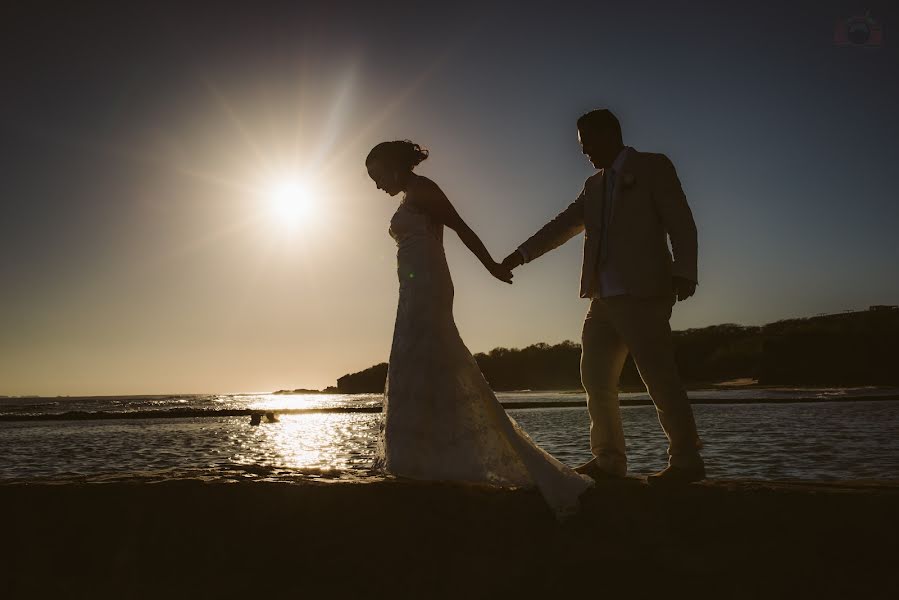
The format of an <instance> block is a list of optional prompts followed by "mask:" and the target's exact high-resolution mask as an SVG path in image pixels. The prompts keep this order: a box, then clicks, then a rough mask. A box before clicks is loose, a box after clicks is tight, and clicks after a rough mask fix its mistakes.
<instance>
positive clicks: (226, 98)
mask: <svg viewBox="0 0 899 600" xmlns="http://www.w3.org/2000/svg"><path fill="white" fill-rule="evenodd" d="M30 4H35V3H30ZM124 4H125V3H116V4H114V5H110V8H107V9H104V10H99V9H98V10H94V11H89V10H86V9H83V8H80V7H79V8H68V9H57V8H52V9H51V8H45V9H39V8H34V7H30V6H29V8H8V7H5V8H3V9H0V10H2V14H0V22H2V25H0V27H2V31H0V33H2V35H0V48H2V59H0V66H2V73H3V85H2V92H0V159H2V162H0V164H2V165H3V166H2V169H3V170H2V178H0V207H2V219H0V394H7V395H19V394H42V395H56V394H64V395H78V394H136V393H188V392H198V393H202V392H236V391H262V390H272V389H279V388H295V387H322V386H325V385H330V384H333V383H334V381H335V379H336V378H337V377H338V376H340V375H342V374H344V373H347V372H350V371H356V370H360V369H363V368H366V367H368V366H370V365H371V364H374V363H376V362H382V361H386V360H387V357H388V353H389V348H390V338H391V334H392V329H393V321H394V317H395V310H396V299H397V281H396V272H395V267H396V265H395V246H394V242H393V240H392V239H391V238H390V237H389V236H388V234H387V227H388V221H389V218H390V216H391V214H392V213H393V211H394V210H395V206H396V202H397V199H395V198H390V197H388V196H387V195H385V194H383V193H382V192H379V191H378V190H376V189H375V186H374V184H373V183H372V182H371V181H370V180H369V179H368V177H367V175H366V171H365V168H364V165H363V161H364V158H365V155H366V154H367V152H368V150H369V149H370V148H371V146H373V145H374V144H375V143H377V142H379V141H382V140H386V139H397V138H410V139H412V140H415V141H417V142H419V143H421V144H422V145H423V146H425V147H428V148H429V149H430V151H431V157H430V158H429V159H428V160H427V161H426V162H424V163H423V164H422V165H421V167H420V168H419V171H420V172H421V173H422V174H424V175H427V176H428V177H431V178H432V179H434V180H435V181H436V182H437V183H438V184H439V185H440V186H441V187H442V188H443V190H444V191H445V192H446V193H447V195H448V196H449V198H450V199H451V200H452V201H453V203H454V204H455V205H456V208H457V210H458V211H459V212H460V214H461V215H462V217H463V218H464V219H465V220H466V221H467V222H468V223H469V224H470V225H471V226H472V228H473V229H474V230H475V231H476V232H477V233H479V234H480V236H481V237H482V238H483V240H484V241H485V244H486V245H487V247H488V249H489V250H490V251H491V252H492V253H493V254H494V257H495V258H496V259H497V260H501V259H502V257H503V256H505V254H506V253H508V252H509V251H510V250H512V249H513V248H514V247H515V246H517V244H519V243H520V242H522V241H523V240H524V239H526V238H527V237H528V236H529V235H531V234H532V233H533V232H534V231H535V230H536V229H537V228H539V227H540V226H541V225H542V224H543V223H544V222H546V221H547V220H548V219H550V218H551V217H552V216H554V215H555V214H556V213H557V212H559V211H560V210H561V209H562V208H564V207H565V206H566V205H567V204H568V203H569V202H570V201H571V200H572V199H574V197H575V196H576V195H577V193H578V191H579V190H580V188H581V186H582V184H583V180H584V179H585V177H587V176H588V175H590V174H591V173H592V172H593V171H592V169H591V168H590V166H589V165H588V163H587V162H586V160H585V159H584V157H583V156H582V155H581V154H580V148H579V147H578V144H577V139H576V131H575V120H576V119H577V117H578V116H579V115H580V114H581V113H583V112H585V111H587V110H589V109H592V108H596V107H607V108H609V109H611V110H612V111H613V112H615V113H616V115H617V116H618V118H619V120H620V121H621V124H622V130H623V134H624V140H625V143H626V144H628V145H631V146H634V147H635V148H637V149H638V150H644V151H651V152H664V153H666V154H667V155H668V156H669V157H670V158H671V160H672V161H673V162H674V164H675V166H676V167H677V170H678V174H679V176H680V179H681V182H682V184H683V187H684V190H685V192H686V194H687V198H688V200H689V202H690V204H691V207H692V209H693V212H694V216H695V219H696V222H697V225H698V228H699V279H700V285H699V288H698V291H697V294H696V296H695V297H694V298H692V299H690V300H689V301H687V302H686V303H683V304H678V305H677V306H676V308H675V312H674V316H673V318H672V325H673V326H674V327H675V328H677V329H684V328H689V327H701V326H705V325H712V324H718V323H725V322H733V323H742V324H763V323H766V322H771V321H775V320H778V319H782V318H789V317H796V316H808V315H814V314H817V313H821V312H837V311H841V310H846V309H863V308H867V307H868V306H869V305H871V304H899V241H897V240H899V238H897V226H899V206H897V193H896V189H897V188H896V183H895V177H896V176H897V173H899V152H897V149H896V140H897V139H899V119H897V118H896V114H895V113H896V107H897V106H899V77H897V74H899V44H897V43H894V42H893V39H894V37H893V36H894V35H897V34H894V31H899V10H897V8H896V4H895V3H887V2H879V3H869V4H867V5H860V4H856V3H851V2H820V1H819V2H801V3H786V4H784V3H770V6H769V7H765V6H761V5H760V3H757V2H752V3H743V5H742V6H739V3H708V6H705V7H703V6H701V5H700V4H697V3H691V4H690V5H689V6H674V4H675V3H671V2H629V3H626V4H625V3H618V2H616V3H611V2H598V1H593V2H583V3H567V2H561V3H548V2H547V3H534V6H533V7H531V6H530V5H527V3H520V2H519V3H507V4H490V5H489V7H487V8H485V7H483V6H479V5H478V4H480V3H477V4H471V5H464V4H462V3H444V4H441V5H432V4H429V3H422V2H410V3H386V4H385V5H378V4H377V3H370V2H365V3H358V5H355V4H353V3H329V4H330V5H329V6H325V3H320V4H316V3H287V2H281V3H272V4H270V5H268V7H265V4H266V3H262V2H254V3H241V4H243V5H244V6H243V7H235V8H228V7H226V6H225V5H224V4H223V3H214V4H213V3H210V5H209V6H210V8H208V9H201V8H197V7H196V6H194V7H193V8H190V9H188V8H184V7H179V6H178V4H176V3H172V4H171V5H170V6H169V7H165V5H163V4H160V3H146V4H147V5H146V6H143V7H141V6H139V5H135V6H131V7H126V6H124ZM526 5H527V6H526ZM23 6H24V4H23ZM866 8H867V9H869V10H870V11H871V15H872V16H873V17H874V18H875V19H877V20H878V21H880V23H881V24H882V25H883V30H884V43H883V45H882V46H881V47H876V48H865V47H838V46H836V45H834V43H833V29H834V22H835V20H837V19H839V18H845V17H848V16H851V15H853V14H860V13H862V14H863V12H864V10H865V9H866ZM291 173H295V174H297V175H302V176H304V177H306V178H307V179H308V180H309V181H310V182H312V183H314V187H315V189H316V190H317V193H316V195H315V198H314V200H315V205H316V210H315V214H314V215H313V216H312V217H310V218H309V219H308V221H306V222H304V223H303V224H301V225H300V226H299V227H298V228H296V229H293V230H290V229H287V228H285V227H283V226H282V224H280V223H278V222H276V221H275V220H273V219H271V218H270V216H269V214H268V213H267V211H266V204H265V201H264V194H262V190H265V189H266V187H267V185H268V182H270V181H271V180H272V179H273V178H275V177H278V176H281V175H282V174H291ZM446 246H447V254H448V258H449V262H450V267H451V269H452V272H453V278H454V282H455V286H456V303H455V315H456V321H457V324H458V326H459V329H460V332H461V334H462V336H463V338H464V339H465V341H466V343H467V345H468V347H469V348H470V349H471V350H472V351H473V352H480V351H486V350H489V349H491V348H493V347H495V346H507V347H521V346H524V345H527V344H531V343H535V342H539V341H546V342H551V343H555V342H559V341H562V340H565V339H573V340H578V339H579V337H580V328H581V323H582V320H583V315H584V313H585V312H586V309H587V301H585V300H582V299H580V298H578V278H579V269H580V252H581V243H580V238H577V241H571V242H569V243H568V244H567V245H565V246H563V247H562V248H560V249H558V250H557V251H555V252H554V253H552V254H549V255H546V256H545V257H543V258H541V259H540V260H539V261H537V262H535V263H532V264H530V265H526V266H524V267H523V268H521V269H518V270H516V278H515V284H514V285H513V286H507V285H505V284H501V283H499V282H497V281H496V280H494V279H492V278H491V276H490V275H489V274H488V273H487V272H486V271H485V270H484V269H483V268H482V267H481V266H480V264H479V263H478V262H477V260H476V259H475V258H474V257H473V256H472V255H470V254H469V253H468V251H467V250H466V249H465V248H464V246H462V244H461V243H460V242H459V240H458V238H457V237H456V236H455V234H453V233H452V232H448V234H447V236H446Z"/></svg>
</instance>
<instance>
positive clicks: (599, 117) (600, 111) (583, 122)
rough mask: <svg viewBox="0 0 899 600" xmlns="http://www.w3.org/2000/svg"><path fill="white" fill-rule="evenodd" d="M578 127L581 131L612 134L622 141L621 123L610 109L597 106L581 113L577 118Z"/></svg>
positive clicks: (604, 134) (602, 134) (603, 134)
mask: <svg viewBox="0 0 899 600" xmlns="http://www.w3.org/2000/svg"><path fill="white" fill-rule="evenodd" d="M577 128H578V131H580V132H581V133H587V134H597V135H601V136H606V135H611V136H612V137H613V138H616V139H617V141H618V142H619V143H622V139H621V123H619V122H618V119H617V118H616V117H615V115H613V114H612V111H610V110H608V109H605V108H597V109H596V110H591V111H590V112H588V113H586V114H583V115H581V116H580V118H579V119H578V120H577Z"/></svg>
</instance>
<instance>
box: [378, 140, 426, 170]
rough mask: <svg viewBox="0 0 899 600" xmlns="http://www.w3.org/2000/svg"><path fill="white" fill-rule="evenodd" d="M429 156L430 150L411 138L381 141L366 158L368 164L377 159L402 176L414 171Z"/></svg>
mask: <svg viewBox="0 0 899 600" xmlns="http://www.w3.org/2000/svg"><path fill="white" fill-rule="evenodd" d="M427 157H428V151H427V150H425V149H424V148H422V147H421V146H419V145H418V144H416V143H415V142H411V141H409V140H394V141H392V142H381V143H380V144H378V145H377V146H375V147H374V148H372V149H371V152H369V153H368V157H367V158H366V159H365V164H366V166H367V165H369V164H371V162H372V161H374V160H377V161H379V162H381V163H383V164H384V165H385V166H386V167H388V168H390V169H393V170H396V171H397V172H398V173H399V174H400V175H401V176H402V175H407V174H409V173H411V172H412V169H414V168H415V167H416V166H417V165H418V164H419V163H420V162H421V161H423V160H424V159H426V158H427Z"/></svg>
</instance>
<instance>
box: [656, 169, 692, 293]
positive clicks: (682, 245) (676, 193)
mask: <svg viewBox="0 0 899 600" xmlns="http://www.w3.org/2000/svg"><path fill="white" fill-rule="evenodd" d="M657 157H658V158H657V160H658V162H657V167H656V168H657V171H656V178H655V184H654V187H653V191H652V200H653V203H654V204H655V206H656V210H657V211H658V214H659V217H660V218H661V220H662V224H663V225H664V226H665V229H666V231H667V232H668V237H669V238H671V250H672V254H673V255H674V257H673V258H674V264H673V265H672V271H671V273H672V275H673V276H674V277H675V278H678V277H680V278H683V279H686V280H688V281H690V282H692V283H693V284H696V283H697V282H698V281H699V279H698V278H697V268H696V260H697V254H698V245H697V235H696V223H695V222H694V221H693V213H692V211H691V210H690V206H689V205H688V204H687V197H686V196H685V195H684V190H683V188H682V187H681V183H680V179H678V177H677V171H676V170H675V169H674V165H673V164H672V163H671V160H670V159H669V158H668V157H667V156H665V155H664V154H658V155H657Z"/></svg>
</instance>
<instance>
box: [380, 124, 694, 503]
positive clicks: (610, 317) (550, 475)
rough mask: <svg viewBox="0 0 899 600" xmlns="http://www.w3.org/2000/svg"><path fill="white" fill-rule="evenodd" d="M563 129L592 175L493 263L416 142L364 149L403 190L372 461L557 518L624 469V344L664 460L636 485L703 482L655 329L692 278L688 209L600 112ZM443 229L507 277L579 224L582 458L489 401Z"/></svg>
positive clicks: (688, 412) (668, 180)
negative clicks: (492, 493)
mask: <svg viewBox="0 0 899 600" xmlns="http://www.w3.org/2000/svg"><path fill="white" fill-rule="evenodd" d="M577 131H578V140H579V142H580V144H581V147H582V151H583V153H584V154H585V155H586V156H587V157H588V158H589V160H590V162H591V163H592V164H593V166H594V167H595V168H596V169H598V170H597V172H596V173H595V174H593V175H591V176H590V177H588V178H587V180H586V182H585V183H584V188H583V190H582V191H581V193H580V194H579V195H578V197H577V198H576V199H575V200H574V202H572V203H571V204H570V205H569V206H568V207H567V208H566V209H565V210H563V211H562V212H561V213H559V215H558V216H556V217H555V218H554V219H552V220H551V221H550V222H549V223H547V224H546V225H545V226H543V227H542V228H541V229H540V230H539V231H538V232H537V233H535V234H534V235H533V236H531V237H530V238H529V239H528V240H527V241H525V242H524V243H523V244H521V246H519V247H518V248H517V249H516V250H515V251H514V252H512V253H511V254H510V255H509V256H507V257H506V258H505V259H504V260H503V261H502V263H497V262H496V261H494V260H493V258H492V257H491V256H490V253H489V252H488V251H487V249H486V248H485V247H484V244H483V243H482V242H481V240H480V238H478V236H477V235H476V234H475V233H474V232H473V231H472V230H471V228H470V227H469V226H468V225H467V224H466V223H465V221H463V220H462V218H461V217H460V216H459V214H458V213H457V212H456V210H455V209H454V208H453V205H452V204H451V203H450V201H449V200H448V199H447V197H446V196H445V195H444V194H443V192H442V191H441V190H440V188H439V187H438V186H437V184H435V183H434V182H433V181H431V180H430V179H428V178H426V177H422V176H420V175H418V174H416V173H414V172H413V169H414V167H415V166H416V165H418V164H419V163H420V162H421V161H423V160H424V159H425V158H427V156H428V152H427V151H426V150H424V149H422V148H421V147H420V146H419V145H418V144H415V143H413V142H410V141H408V140H406V141H390V142H383V143H380V144H378V145H377V146H375V147H374V148H373V149H372V150H371V152H370V153H369V155H368V157H367V158H366V160H365V164H366V167H367V168H368V173H369V175H370V176H371V178H372V180H374V182H375V184H376V185H377V187H378V189H380V190H383V191H385V192H386V193H388V194H389V195H391V196H396V195H397V194H399V193H400V192H403V197H402V200H401V202H400V205H399V208H398V209H397V211H396V213H395V214H394V215H393V217H392V219H391V221H390V235H391V236H392V237H393V238H394V239H395V241H396V244H397V273H398V276H399V284H400V291H399V305H398V307H397V313H396V324H395V327H394V335H393V343H392V346H391V350H390V361H389V367H388V375H387V385H386V389H385V401H384V414H383V417H382V422H381V431H380V435H379V441H378V453H377V457H376V460H375V467H376V468H378V469H381V470H383V471H385V472H388V473H392V474H395V475H398V476H403V477H410V478H414V479H426V480H451V481H466V482H480V483H488V484H493V485H500V486H523V487H534V486H536V487H537V488H539V490H540V492H541V493H542V494H543V497H544V498H545V499H546V501H547V503H548V504H549V506H550V507H551V508H552V509H553V510H554V511H555V513H556V515H557V516H559V517H560V518H564V517H565V516H567V515H569V514H571V513H573V512H576V510H577V508H578V501H579V500H578V499H579V497H580V495H581V494H582V493H583V492H584V491H585V490H586V489H587V488H588V487H590V486H591V485H593V482H594V480H600V479H603V480H605V479H618V478H623V477H625V475H626V473H627V458H626V455H625V439H624V431H623V429H622V425H621V414H620V410H619V403H618V379H619V376H620V374H621V370H622V367H623V366H624V362H625V359H626V358H627V355H628V353H629V352H630V353H631V354H632V355H633V357H634V361H635V363H636V365H637V368H638V370H639V372H640V376H641V378H642V379H643V382H644V383H645V384H646V389H647V391H648V392H649V395H650V396H651V397H652V401H653V403H654V404H655V407H656V410H657V412H658V417H659V422H660V423H661V426H662V429H663V430H664V431H665V434H666V436H667V437H668V440H669V446H668V456H669V461H668V462H669V464H668V467H667V468H666V469H664V470H663V471H661V472H659V473H656V474H654V475H650V476H649V477H648V478H647V482H648V483H650V484H652V485H679V484H685V483H690V482H693V481H697V480H700V479H703V478H704V477H705V468H704V465H703V461H702V458H701V457H700V454H699V449H700V447H701V442H700V439H699V436H698V434H697V431H696V424H695V422H694V419H693V412H692V409H691V407H690V403H689V401H688V400H687V395H686V392H685V391H684V389H683V386H682V384H681V381H680V377H679V375H678V371H677V366H676V364H675V361H674V352H673V347H672V340H671V328H670V325H669V319H670V317H671V310H672V307H673V306H674V304H675V302H676V301H678V300H686V299H687V298H689V297H690V296H692V295H693V293H694V292H695V289H696V282H697V273H696V255H697V241H696V226H695V224H694V222H693V215H692V213H691V211H690V208H689V206H688V205H687V200H686V198H685V196H684V192H683V190H682V189H681V184H680V181H679V179H678V177H677V173H676V171H675V169H674V165H672V163H671V161H670V160H669V159H668V157H666V156H665V155H664V154H656V153H650V152H639V151H637V150H635V149H634V148H632V147H630V146H625V145H624V144H623V142H622V137H621V127H620V125H619V123H618V119H617V118H615V116H614V115H613V114H612V113H611V112H610V111H608V110H605V109H601V110H594V111H591V112H589V113H587V114H585V115H583V116H581V117H580V119H578V121H577ZM444 226H446V227H449V228H450V229H453V230H454V231H455V232H456V233H457V234H458V235H459V238H460V239H461V240H462V242H463V243H464V244H465V245H466V246H467V247H468V249H469V250H471V252H472V253H473V254H474V255H475V256H476V257H477V258H478V260H480V261H481V263H482V264H483V265H484V267H486V269H487V270H488V271H490V273H491V274H492V275H493V276H494V277H496V278H497V279H499V280H501V281H504V282H506V283H511V282H512V277H513V275H512V270H513V269H515V268H516V267H518V266H520V265H522V264H524V263H528V262H531V261H533V260H535V259H537V258H539V257H540V256H542V255H543V254H545V253H547V252H549V251H550V250H553V249H555V248H557V247H558V246H560V245H562V244H563V243H565V242H566V241H568V240H569V239H571V238H572V237H574V236H575V235H577V234H579V233H581V232H583V233H584V258H583V266H582V271H581V285H580V296H581V297H582V298H588V299H590V309H589V311H588V312H587V316H586V318H585V320H584V329H583V337H582V354H581V380H582V382H583V385H584V388H585V389H586V391H587V408H588V410H589V413H590V449H591V451H592V453H593V459H592V460H591V461H589V462H588V463H586V464H584V465H582V466H580V467H577V468H576V469H571V468H569V467H567V466H565V465H563V464H562V463H561V462H559V461H558V460H556V459H555V458H553V457H552V456H551V455H550V454H549V453H547V452H546V451H544V450H543V449H541V448H540V447H539V446H537V445H536V444H535V443H534V442H533V441H532V440H531V439H530V438H529V437H528V435H527V434H526V433H525V432H524V431H522V429H521V428H520V427H519V426H518V424H517V423H516V422H515V421H514V419H512V418H511V417H509V416H508V415H507V414H506V413H505V411H504V410H503V408H502V406H501V405H500V403H499V402H498V401H497V399H496V396H495V395H494V393H493V391H492V390H491V389H490V386H489V385H488V384H487V381H486V380H485V379H484V376H483V375H482V374H481V372H480V370H479V368H478V366H477V363H476V362H475V360H474V358H473V357H472V355H471V353H470V352H469V350H468V348H467V347H466V346H465V344H464V343H463V341H462V339H461V338H460V336H459V333H458V330H457V329H456V325H455V321H454V319H453V312H452V305H453V283H452V279H451V277H450V272H449V268H448V266H447V263H446V257H445V255H444V250H443V228H444ZM669 238H670V240H671V251H669V248H668V239H669ZM672 254H673V257H672Z"/></svg>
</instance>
